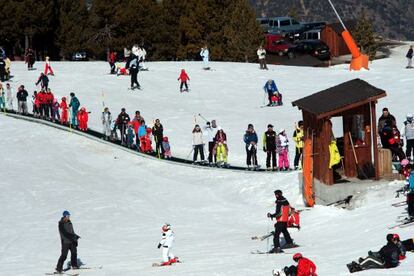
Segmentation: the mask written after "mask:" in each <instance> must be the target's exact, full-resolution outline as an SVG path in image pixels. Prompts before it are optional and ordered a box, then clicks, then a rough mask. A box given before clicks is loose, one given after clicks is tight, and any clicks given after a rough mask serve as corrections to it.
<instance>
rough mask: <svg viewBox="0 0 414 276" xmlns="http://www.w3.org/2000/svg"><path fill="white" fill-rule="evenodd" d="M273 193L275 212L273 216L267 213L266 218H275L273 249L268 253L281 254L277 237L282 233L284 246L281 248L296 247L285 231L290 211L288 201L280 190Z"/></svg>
mask: <svg viewBox="0 0 414 276" xmlns="http://www.w3.org/2000/svg"><path fill="white" fill-rule="evenodd" d="M274 193H275V197H276V202H275V203H276V212H275V213H274V214H271V213H267V217H268V218H271V219H273V218H276V223H275V232H274V234H273V245H274V247H273V249H272V250H270V251H269V253H281V252H283V250H282V248H281V246H280V242H279V236H280V234H281V233H283V236H284V237H285V241H286V244H285V246H284V247H283V248H293V247H297V245H295V244H294V243H293V240H292V238H291V237H290V234H289V231H288V230H287V225H288V220H289V211H290V204H289V201H288V200H287V199H286V198H285V197H284V196H283V194H282V191H281V190H276V191H275V192H274Z"/></svg>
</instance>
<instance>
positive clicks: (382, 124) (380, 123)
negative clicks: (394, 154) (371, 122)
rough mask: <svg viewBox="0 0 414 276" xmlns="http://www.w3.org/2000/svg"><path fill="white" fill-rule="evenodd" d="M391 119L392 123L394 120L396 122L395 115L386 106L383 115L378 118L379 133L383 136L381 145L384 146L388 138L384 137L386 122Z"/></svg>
mask: <svg viewBox="0 0 414 276" xmlns="http://www.w3.org/2000/svg"><path fill="white" fill-rule="evenodd" d="M386 121H390V122H391V124H392V122H394V124H395V123H396V120H395V117H394V116H393V115H392V114H391V113H390V112H389V111H388V108H386V107H384V108H383V109H382V115H381V117H379V119H378V134H379V135H380V138H381V145H382V146H383V147H384V145H386V144H387V141H386V138H384V133H383V129H384V127H385V122H386Z"/></svg>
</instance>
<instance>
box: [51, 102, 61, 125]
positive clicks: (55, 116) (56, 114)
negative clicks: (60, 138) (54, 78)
mask: <svg viewBox="0 0 414 276" xmlns="http://www.w3.org/2000/svg"><path fill="white" fill-rule="evenodd" d="M59 106H60V105H59V102H58V101H57V99H56V98H55V99H53V104H52V121H53V122H59V121H60V114H59Z"/></svg>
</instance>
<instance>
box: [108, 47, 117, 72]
mask: <svg viewBox="0 0 414 276" xmlns="http://www.w3.org/2000/svg"><path fill="white" fill-rule="evenodd" d="M116 55H117V52H110V53H109V55H108V62H109V66H111V74H115V69H116V68H115V62H116Z"/></svg>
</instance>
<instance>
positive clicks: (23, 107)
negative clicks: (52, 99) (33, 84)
mask: <svg viewBox="0 0 414 276" xmlns="http://www.w3.org/2000/svg"><path fill="white" fill-rule="evenodd" d="M28 96H29V93H27V91H26V89H24V85H20V86H19V90H18V91H17V95H16V98H17V104H18V105H17V106H18V111H17V112H18V113H20V114H24V115H26V114H27V97H28Z"/></svg>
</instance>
